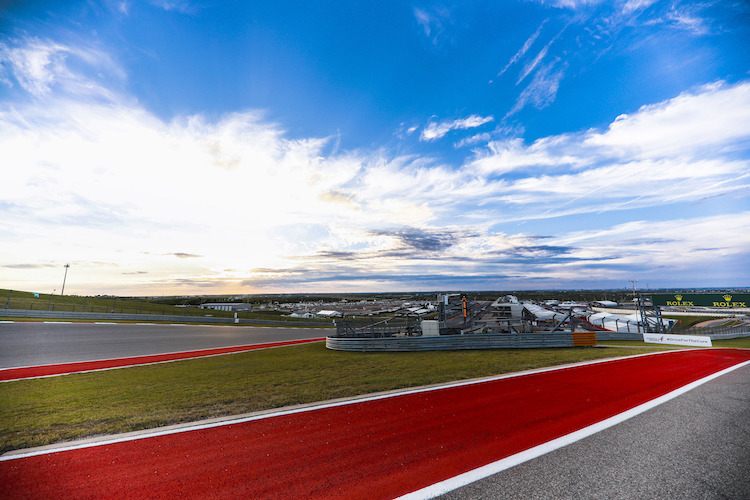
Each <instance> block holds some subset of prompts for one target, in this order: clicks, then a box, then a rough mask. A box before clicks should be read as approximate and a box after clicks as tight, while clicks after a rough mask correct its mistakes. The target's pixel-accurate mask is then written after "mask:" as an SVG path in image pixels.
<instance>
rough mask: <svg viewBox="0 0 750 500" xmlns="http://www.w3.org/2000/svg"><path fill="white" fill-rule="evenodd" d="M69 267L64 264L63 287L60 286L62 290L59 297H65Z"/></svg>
mask: <svg viewBox="0 0 750 500" xmlns="http://www.w3.org/2000/svg"><path fill="white" fill-rule="evenodd" d="M69 267H70V264H65V276H64V277H63V286H62V290H60V295H65V280H66V279H67V278H68V268H69Z"/></svg>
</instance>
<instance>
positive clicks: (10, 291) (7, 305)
mask: <svg viewBox="0 0 750 500" xmlns="http://www.w3.org/2000/svg"><path fill="white" fill-rule="evenodd" d="M12 293H13V290H8V303H7V304H5V308H6V309H10V295H11V294H12ZM32 304H33V302H32Z"/></svg>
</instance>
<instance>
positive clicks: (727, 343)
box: [601, 337, 750, 349]
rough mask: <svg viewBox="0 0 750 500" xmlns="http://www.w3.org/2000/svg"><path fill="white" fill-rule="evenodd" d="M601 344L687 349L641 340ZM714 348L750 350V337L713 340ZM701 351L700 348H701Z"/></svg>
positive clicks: (605, 341)
mask: <svg viewBox="0 0 750 500" xmlns="http://www.w3.org/2000/svg"><path fill="white" fill-rule="evenodd" d="M601 344H606V345H616V346H622V347H660V348H668V349H685V346H679V345H668V344H651V343H647V342H642V341H640V340H603V341H601ZM711 345H712V346H713V347H738V348H750V337H742V338H738V339H727V340H713V341H711ZM699 349H700V348H699Z"/></svg>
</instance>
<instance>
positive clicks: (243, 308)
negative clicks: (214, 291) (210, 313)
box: [200, 302, 253, 312]
mask: <svg viewBox="0 0 750 500" xmlns="http://www.w3.org/2000/svg"><path fill="white" fill-rule="evenodd" d="M200 308H201V309H213V310H215V311H230V312H249V311H252V310H253V306H252V304H248V303H245V302H239V303H230V302H214V303H206V304H201V305H200Z"/></svg>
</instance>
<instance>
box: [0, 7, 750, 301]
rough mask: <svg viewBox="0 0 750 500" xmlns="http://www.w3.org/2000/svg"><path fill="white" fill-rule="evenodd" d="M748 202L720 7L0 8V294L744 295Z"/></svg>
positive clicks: (741, 132)
mask: <svg viewBox="0 0 750 500" xmlns="http://www.w3.org/2000/svg"><path fill="white" fill-rule="evenodd" d="M749 200H750V4H748V3H747V2H746V1H741V0H738V1H732V0H726V1H710V0H709V1H703V2H687V1H667V0H661V1H659V0H615V1H597V0H537V1H535V0H519V1H512V0H509V1H503V2H492V1H471V0H463V1H455V2H452V1H443V2H431V1H416V2H410V1H404V0H398V1H390V0H381V1H379V2H334V1H326V0H319V1H296V2H295V1H277V2H265V1H264V2H260V1H247V2H245V1H219V0H214V1H210V0H196V1H193V0H101V1H97V0H85V1H63V0H57V1H42V0H10V1H4V2H0V288H8V289H14V290H25V291H34V292H42V293H49V292H53V291H54V292H55V293H60V292H61V288H62V283H63V280H64V279H65V282H66V285H65V293H66V294H94V295H95V294H120V295H141V296H145V295H190V294H245V293H293V292H294V293H302V292H387V291H435V290H465V291H471V290H531V289H600V288H614V289H623V288H630V287H632V283H631V281H636V280H637V287H638V288H687V287H689V288H694V287H695V288H702V287H716V288H722V287H727V288H733V287H747V286H750V263H749V260H750V201H749ZM66 264H69V265H70V268H69V269H68V272H67V277H66V276H65V268H64V266H65V265H66Z"/></svg>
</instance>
